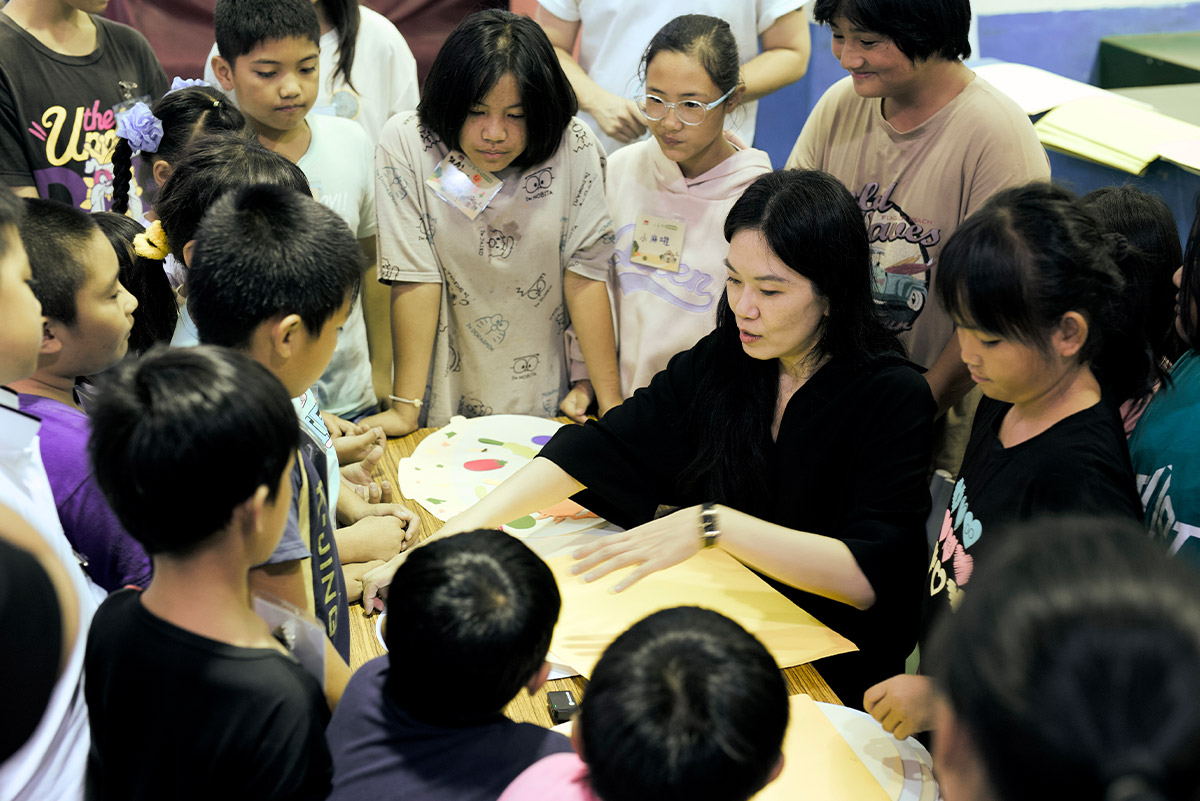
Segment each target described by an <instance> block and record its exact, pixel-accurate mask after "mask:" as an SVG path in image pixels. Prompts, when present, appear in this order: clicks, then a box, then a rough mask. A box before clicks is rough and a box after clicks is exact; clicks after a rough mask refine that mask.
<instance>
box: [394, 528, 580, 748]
mask: <svg viewBox="0 0 1200 801" xmlns="http://www.w3.org/2000/svg"><path fill="white" fill-rule="evenodd" d="M560 604H561V600H560V598H559V594H558V584H556V583H555V581H554V575H553V574H552V573H551V572H550V568H549V567H547V566H546V563H545V562H543V561H542V560H541V558H540V557H538V556H537V554H535V553H534V552H533V551H531V550H530V549H529V548H528V546H526V545H525V544H524V543H523V542H521V541H520V540H518V539H516V538H514V537H511V536H509V535H508V534H505V533H504V532H503V531H495V530H490V529H480V530H477V531H468V532H464V533H461V534H455V535H454V536H452V537H447V538H445V539H440V540H436V541H434V542H431V543H429V544H428V545H423V546H421V547H419V548H417V549H415V550H414V551H413V552H412V554H411V555H410V556H409V557H408V559H407V560H406V561H405V562H404V564H403V565H401V566H400V569H399V570H398V571H397V572H396V578H395V579H394V580H393V581H392V586H391V593H390V595H389V596H388V627H387V635H386V640H387V647H388V653H389V660H390V668H389V671H388V678H387V686H386V689H387V693H388V695H389V696H390V697H391V698H392V699H393V700H394V701H395V702H396V703H397V704H399V705H400V707H401V708H402V709H403V710H404V711H405V712H407V713H408V714H410V715H412V716H413V717H415V718H417V719H418V720H421V721H424V722H426V723H432V724H435V725H449V726H454V725H469V724H472V723H479V722H483V721H486V720H488V719H490V718H491V717H493V716H495V715H497V714H499V713H500V712H501V710H503V709H504V706H505V704H507V703H508V702H509V701H511V700H512V698H513V696H514V695H516V694H517V692H518V691H519V690H520V689H521V688H522V687H523V686H525V685H526V684H527V683H528V682H529V680H530V679H531V678H533V676H534V675H535V674H536V673H537V671H538V670H539V669H540V667H541V665H542V663H543V662H544V661H545V659H546V652H547V651H548V650H549V648H550V636H551V634H552V633H553V632H554V624H555V623H556V622H557V621H558V611H559V606H560ZM417 655H419V658H414V656H417Z"/></svg>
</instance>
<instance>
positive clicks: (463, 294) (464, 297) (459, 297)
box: [444, 270, 471, 307]
mask: <svg viewBox="0 0 1200 801" xmlns="http://www.w3.org/2000/svg"><path fill="white" fill-rule="evenodd" d="M444 275H445V276H446V280H445V282H444V286H445V287H446V302H447V303H448V304H449V305H450V306H451V307H453V306H470V305H471V293H470V292H468V291H467V290H465V289H463V286H462V284H460V283H459V282H458V279H457V278H455V277H454V275H453V274H452V273H451V272H450V271H449V270H446V271H445V273H444Z"/></svg>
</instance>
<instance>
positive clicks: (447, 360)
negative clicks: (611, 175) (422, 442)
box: [375, 112, 613, 426]
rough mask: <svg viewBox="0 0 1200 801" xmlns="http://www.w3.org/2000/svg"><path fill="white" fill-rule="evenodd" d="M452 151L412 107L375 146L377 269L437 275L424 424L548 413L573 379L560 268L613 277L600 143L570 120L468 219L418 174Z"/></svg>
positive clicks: (400, 276) (422, 279) (428, 278)
mask: <svg viewBox="0 0 1200 801" xmlns="http://www.w3.org/2000/svg"><path fill="white" fill-rule="evenodd" d="M447 150H448V148H447V147H446V144H445V143H444V142H442V140H441V139H439V138H438V137H437V136H436V135H435V134H434V133H433V132H432V131H430V130H428V129H427V128H426V127H425V126H424V125H422V124H421V122H420V120H419V119H418V117H417V114H416V112H412V113H409V114H397V115H396V116H395V117H392V119H391V120H390V121H389V122H388V124H387V125H386V126H385V127H384V129H383V135H382V137H381V138H380V141H379V147H378V149H377V150H376V154H375V180H376V210H377V213H378V215H379V257H380V260H379V280H380V281H383V282H384V283H393V282H412V283H440V284H441V285H442V302H441V310H440V312H439V315H438V327H437V339H436V340H435V342H434V348H433V359H432V363H431V365H430V371H429V387H428V390H427V400H428V403H427V404H426V405H425V407H423V408H422V413H423V415H424V420H423V424H424V425H430V426H442V425H445V424H446V423H448V422H449V421H450V417H451V416H452V415H456V414H461V415H463V416H465V417H479V416H481V415H487V414H529V415H536V416H539V417H551V416H553V415H555V414H557V413H558V404H559V402H560V401H561V400H562V398H563V396H564V395H565V394H566V392H567V389H568V384H567V360H566V341H565V337H564V331H565V330H566V328H567V326H568V325H569V324H570V316H569V313H568V311H567V305H566V298H565V297H564V295H563V281H564V274H565V273H566V272H567V271H570V272H573V273H576V274H577V275H581V276H583V277H584V278H589V279H591V280H593V281H605V280H607V278H608V263H609V260H610V259H611V258H612V252H613V231H612V218H611V217H610V216H609V214H608V206H607V205H606V204H605V202H604V169H605V159H604V153H603V152H602V151H601V150H600V146H599V144H597V142H596V137H595V136H594V135H593V134H592V131H591V129H590V128H588V127H587V125H585V124H584V123H583V122H581V121H580V120H578V119H573V120H571V122H570V123H569V124H568V125H567V127H566V130H565V131H564V132H563V137H562V141H561V143H560V144H559V146H558V150H557V151H556V152H555V154H554V155H553V156H552V157H551V158H550V159H549V160H547V161H544V162H542V163H540V164H535V165H533V166H532V167H527V168H525V169H523V170H521V169H517V168H515V167H509V168H507V169H505V170H501V171H500V172H499V173H497V177H498V178H500V179H501V180H502V181H503V186H502V187H501V189H500V191H499V193H498V194H497V195H496V196H495V197H494V198H492V200H491V202H489V203H488V204H487V207H486V208H484V209H483V211H481V212H480V213H479V216H477V217H476V218H475V219H474V220H471V219H469V218H468V217H467V216H466V215H465V214H463V213H462V212H461V211H459V210H458V209H457V208H455V207H453V206H451V205H450V204H449V203H447V202H446V201H445V200H443V199H442V198H441V197H440V196H439V195H438V194H437V193H436V192H435V191H434V190H433V189H431V188H430V187H429V186H428V185H427V184H426V183H425V179H427V178H428V177H429V176H430V175H432V174H433V171H434V169H435V168H436V167H437V165H438V163H439V162H441V161H442V159H443V158H445V156H446V153H447Z"/></svg>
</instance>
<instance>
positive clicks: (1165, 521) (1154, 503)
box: [1137, 465, 1200, 564]
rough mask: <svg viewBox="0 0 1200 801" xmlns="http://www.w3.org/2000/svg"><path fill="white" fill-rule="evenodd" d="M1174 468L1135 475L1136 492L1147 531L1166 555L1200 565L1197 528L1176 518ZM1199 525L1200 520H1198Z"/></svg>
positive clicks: (1161, 468)
mask: <svg viewBox="0 0 1200 801" xmlns="http://www.w3.org/2000/svg"><path fill="white" fill-rule="evenodd" d="M1173 472H1174V466H1173V465H1166V466H1165V467H1159V468H1157V469H1155V471H1154V472H1153V473H1151V474H1150V475H1142V474H1141V473H1139V474H1138V476H1137V491H1138V495H1139V496H1141V499H1142V508H1143V509H1145V510H1146V520H1147V522H1148V525H1147V529H1149V531H1150V536H1151V537H1152V538H1153V539H1155V540H1157V541H1158V542H1160V543H1162V544H1163V545H1164V546H1165V547H1166V548H1167V554H1168V555H1169V556H1172V557H1179V556H1180V555H1181V552H1182V556H1183V557H1184V559H1185V560H1186V561H1187V562H1189V563H1191V564H1200V526H1198V525H1193V524H1191V523H1185V522H1183V521H1182V520H1180V519H1178V518H1177V517H1176V515H1175V504H1174V503H1172V501H1171V474H1172V473H1173ZM1198 522H1200V521H1198Z"/></svg>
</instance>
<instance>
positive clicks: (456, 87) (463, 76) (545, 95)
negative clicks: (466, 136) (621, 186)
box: [417, 9, 579, 169]
mask: <svg viewBox="0 0 1200 801" xmlns="http://www.w3.org/2000/svg"><path fill="white" fill-rule="evenodd" d="M505 73H511V74H512V76H513V78H514V79H515V80H516V83H517V88H518V90H519V91H520V94H521V105H522V108H523V110H524V113H525V150H524V152H522V153H521V155H519V156H518V157H517V158H516V159H515V160H514V161H513V166H516V167H519V168H521V169H524V168H526V167H530V166H532V165H534V164H540V163H542V162H543V161H547V160H548V159H550V158H551V157H552V156H553V155H554V154H555V152H556V151H557V150H558V145H559V142H560V141H561V140H562V136H563V132H564V131H566V129H567V124H568V123H569V122H570V121H571V117H572V115H574V114H575V112H576V111H578V109H579V106H578V103H577V102H576V100H575V90H574V89H572V88H571V84H570V82H569V81H568V80H567V76H566V74H565V73H563V71H562V67H561V66H559V63H558V57H557V56H555V55H554V48H553V47H552V46H551V44H550V40H549V39H547V38H546V34H545V32H543V31H542V29H541V27H540V26H539V25H538V24H537V23H536V22H534V21H533V20H531V19H530V18H529V17H525V16H518V15H517V14H513V13H511V12H509V11H501V10H498V9H491V10H487V11H479V12H476V13H474V14H472V15H471V16H469V17H467V18H466V19H465V20H463V21H462V22H461V23H460V24H459V26H458V27H457V28H455V29H454V31H453V32H452V33H451V34H450V36H449V37H448V38H447V39H446V42H445V44H443V45H442V48H441V49H440V50H439V51H438V54H437V57H436V58H434V60H433V65H432V66H431V67H430V68H429V75H428V77H426V78H425V85H424V87H423V88H422V89H421V103H420V105H418V106H417V113H418V115H419V116H420V118H421V122H422V123H423V124H424V125H425V126H426V127H427V128H429V129H430V130H432V131H433V132H434V133H435V134H437V135H438V137H439V138H441V140H442V141H443V142H444V143H445V144H446V146H447V147H449V148H450V149H455V148H457V147H458V146H459V142H458V140H459V134H460V133H461V132H462V127H463V123H464V122H466V119H467V113H468V112H469V111H470V110H471V107H472V106H474V105H476V104H477V103H480V102H481V101H482V100H483V98H484V96H485V95H487V93H488V92H490V91H491V90H492V87H494V86H495V85H496V81H498V80H500V78H501V76H503V75H504V74H505Z"/></svg>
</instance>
